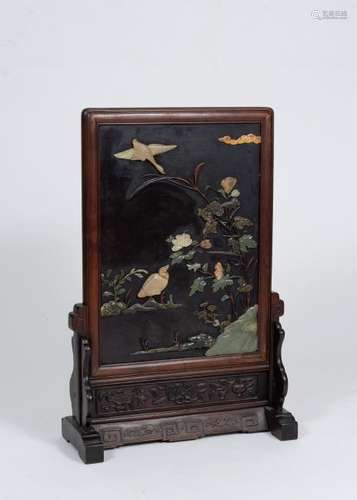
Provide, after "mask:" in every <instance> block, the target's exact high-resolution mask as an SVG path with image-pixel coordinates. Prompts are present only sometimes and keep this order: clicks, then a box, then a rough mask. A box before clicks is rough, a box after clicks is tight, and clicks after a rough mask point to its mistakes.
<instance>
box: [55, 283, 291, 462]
mask: <svg viewBox="0 0 357 500" xmlns="http://www.w3.org/2000/svg"><path fill="white" fill-rule="evenodd" d="M283 312H284V303H283V301H282V300H280V299H279V295H278V294H277V293H272V301H271V316H272V318H271V320H272V323H271V326H272V327H271V345H272V349H271V354H272V364H271V370H270V372H269V376H268V383H267V385H266V386H265V391H266V393H265V396H266V397H267V398H268V404H264V403H263V404H262V403H260V402H259V401H255V402H254V403H252V402H250V403H243V405H244V406H245V407H244V408H242V401H244V399H245V396H247V395H248V396H253V395H254V394H255V392H254V391H255V388H256V386H255V385H254V384H255V383H254V381H255V380H256V379H255V378H254V377H258V378H259V373H256V374H255V373H248V374H247V375H244V376H242V375H240V376H239V378H238V386H237V387H238V389H237V391H238V390H240V393H239V395H240V398H239V401H238V402H237V403H236V405H233V408H230V409H224V410H223V408H222V410H220V409H219V407H218V408H217V407H216V408H215V409H214V410H211V409H210V411H207V409H206V411H203V412H202V410H201V411H200V412H195V413H193V412H190V414H187V412H185V410H184V409H183V411H182V415H175V416H161V417H159V418H157V417H156V418H143V417H142V416H140V414H138V413H137V414H135V410H133V411H132V412H131V414H128V415H127V417H126V418H123V416H119V415H118V417H117V418H113V417H110V418H105V417H104V418H103V417H101V418H95V417H93V415H95V414H96V413H98V410H95V408H98V406H100V407H102V408H103V405H104V408H105V407H107V408H109V407H110V405H114V406H115V404H116V405H120V404H121V401H120V400H119V399H118V397H119V396H120V395H122V396H123V395H124V399H125V398H127V394H125V393H123V389H122V386H121V385H115V386H113V387H111V390H110V391H107V394H106V395H104V396H103V391H102V392H100V391H98V390H97V389H96V388H95V386H94V387H93V385H92V384H91V381H90V369H89V368H90V355H91V349H90V345H89V341H88V339H87V337H86V336H85V335H84V334H85V330H86V321H85V318H86V314H85V307H84V306H83V305H81V304H77V305H75V306H74V310H73V312H72V313H70V315H69V326H70V328H71V329H73V330H74V335H73V339H72V346H73V354H74V369H73V374H72V377H71V382H70V393H71V401H72V411H73V415H72V416H68V417H65V418H63V419H62V434H63V437H64V438H65V439H66V441H68V442H70V443H71V444H72V445H73V446H74V447H75V448H76V449H77V451H78V453H79V455H80V457H81V459H82V460H83V462H84V463H87V464H90V463H96V462H102V461H103V460H104V449H109V448H115V447H118V446H123V445H126V444H134V443H144V442H150V441H183V440H188V439H197V438H200V437H204V436H210V435H215V434H226V433H232V432H262V431H270V432H271V433H272V434H273V435H274V436H275V437H276V438H278V439H279V440H281V441H287V440H292V439H297V437H298V424H297V422H296V420H295V418H294V417H293V415H292V414H291V413H289V412H288V411H286V410H285V409H283V403H284V399H285V396H286V394H287V390H288V378H287V375H286V372H285V368H284V365H283V362H282V359H281V348H282V343H283V340H284V331H283V329H282V328H281V325H280V323H279V317H280V316H281V315H282V314H283ZM220 379H221V383H224V381H222V379H223V377H220ZM236 380H237V379H236ZM191 382H192V381H191ZM259 383H260V381H259V382H258V385H259ZM239 386H240V387H239ZM125 389H126V386H125ZM125 389H124V390H125ZM222 390H223V389H222ZM133 391H134V392H135V391H136V393H137V396H136V397H137V398H138V399H139V400H140V394H139V392H138V391H139V389H138V386H135V387H134V388H133ZM249 391H250V392H249ZM263 392H264V391H263ZM116 398H117V399H116ZM247 399H248V400H250V401H251V399H252V398H250V397H248V398H247ZM259 399H260V398H259ZM262 399H263V400H264V395H262ZM186 400H187V405H188V406H189V404H190V401H189V396H187V397H186ZM223 403H224V401H223ZM105 405H106V406H105ZM138 406H140V403H139V404H138ZM222 406H223V407H225V406H226V405H224V404H222ZM234 406H236V407H237V408H236V409H234Z"/></svg>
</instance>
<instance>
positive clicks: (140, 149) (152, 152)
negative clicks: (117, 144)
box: [114, 139, 177, 175]
mask: <svg viewBox="0 0 357 500" xmlns="http://www.w3.org/2000/svg"><path fill="white" fill-rule="evenodd" d="M132 144H133V147H132V148H130V149H126V150H125V151H119V153H115V155H114V156H115V158H119V160H134V161H135V160H136V161H146V160H147V161H149V162H150V163H151V164H152V165H153V167H154V168H155V169H156V170H157V171H158V172H159V174H162V175H163V174H165V173H166V172H165V170H164V169H163V168H162V166H161V165H159V164H158V163H157V161H156V160H155V158H154V156H156V155H161V154H162V153H167V151H171V150H172V149H175V148H177V145H175V144H148V145H146V144H143V143H142V142H140V141H138V140H137V139H133V140H132Z"/></svg>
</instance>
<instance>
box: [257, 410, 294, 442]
mask: <svg viewBox="0 0 357 500" xmlns="http://www.w3.org/2000/svg"><path fill="white" fill-rule="evenodd" d="M265 416H266V419H267V423H268V427H269V430H270V432H271V433H272V434H273V436H275V437H276V438H278V439H280V441H290V440H292V439H297V437H298V423H297V421H296V420H295V418H294V416H293V415H292V414H291V413H290V412H288V411H286V410H284V408H282V409H280V410H277V409H275V408H272V407H269V406H268V407H266V408H265Z"/></svg>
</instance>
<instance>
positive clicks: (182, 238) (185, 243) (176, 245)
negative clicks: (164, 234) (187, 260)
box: [171, 233, 192, 252]
mask: <svg viewBox="0 0 357 500" xmlns="http://www.w3.org/2000/svg"><path fill="white" fill-rule="evenodd" d="M171 243H172V251H173V252H177V251H178V250H181V248H186V247H189V246H190V245H191V244H192V238H191V236H190V235H189V234H188V233H182V234H177V235H176V236H175V238H173V240H172V242H171Z"/></svg>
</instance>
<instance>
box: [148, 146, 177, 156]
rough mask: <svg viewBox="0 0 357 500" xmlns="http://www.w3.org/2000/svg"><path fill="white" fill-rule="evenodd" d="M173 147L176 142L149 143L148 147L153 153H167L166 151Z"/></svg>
mask: <svg viewBox="0 0 357 500" xmlns="http://www.w3.org/2000/svg"><path fill="white" fill-rule="evenodd" d="M175 148H177V145H176V144H149V149H150V151H151V153H152V154H153V155H161V153H167V151H171V149H175Z"/></svg>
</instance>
